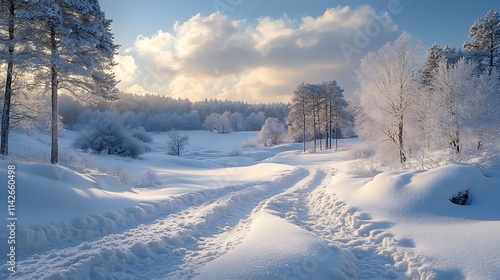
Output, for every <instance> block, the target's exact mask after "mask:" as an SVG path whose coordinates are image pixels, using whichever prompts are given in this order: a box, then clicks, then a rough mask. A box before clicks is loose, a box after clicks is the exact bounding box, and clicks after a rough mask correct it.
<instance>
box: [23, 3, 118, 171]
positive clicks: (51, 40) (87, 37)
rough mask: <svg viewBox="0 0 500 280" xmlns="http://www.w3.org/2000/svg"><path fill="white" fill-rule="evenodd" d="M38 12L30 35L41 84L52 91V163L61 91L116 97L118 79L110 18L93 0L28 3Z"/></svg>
mask: <svg viewBox="0 0 500 280" xmlns="http://www.w3.org/2000/svg"><path fill="white" fill-rule="evenodd" d="M30 5H31V7H30V10H32V11H34V13H35V14H36V16H37V21H36V25H34V26H32V28H34V29H36V33H35V34H36V35H35V36H34V37H33V38H32V42H33V45H34V46H35V48H36V54H37V55H38V57H37V62H38V65H39V66H40V71H39V72H38V73H37V80H38V82H39V83H43V84H45V85H46V88H47V89H49V91H50V93H51V104H52V105H51V107H52V109H51V111H52V114H51V134H52V147H51V163H52V164H56V163H57V162H58V125H59V124H58V95H59V91H64V92H67V93H70V94H73V95H76V96H80V99H81V98H83V97H82V95H81V94H82V93H89V94H90V96H93V97H101V98H106V99H115V98H116V94H117V90H116V88H115V86H116V83H117V82H116V80H115V77H114V74H113V73H112V67H113V66H114V65H115V64H114V62H113V58H114V55H115V54H116V50H117V48H118V46H117V45H115V44H114V43H113V34H112V32H111V21H110V20H108V19H106V17H105V15H104V13H103V12H102V11H101V9H100V6H99V2H98V1H97V0H82V1H66V0H38V1H30Z"/></svg>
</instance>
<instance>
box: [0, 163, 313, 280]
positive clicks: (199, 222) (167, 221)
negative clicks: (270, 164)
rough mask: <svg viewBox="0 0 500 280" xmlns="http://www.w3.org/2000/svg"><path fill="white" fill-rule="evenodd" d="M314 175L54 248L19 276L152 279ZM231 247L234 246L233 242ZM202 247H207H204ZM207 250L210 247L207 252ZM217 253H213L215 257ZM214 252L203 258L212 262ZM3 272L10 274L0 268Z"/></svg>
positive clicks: (301, 173) (298, 173)
mask: <svg viewBox="0 0 500 280" xmlns="http://www.w3.org/2000/svg"><path fill="white" fill-rule="evenodd" d="M308 176H309V173H308V172H307V171H306V170H303V169H296V170H295V171H293V172H292V173H291V174H288V175H285V176H282V177H281V178H280V179H278V180H276V181H271V182H262V183H258V184H254V185H249V186H246V187H245V188H242V189H237V190H234V191H230V192H229V193H227V194H225V195H222V196H220V197H218V198H216V199H214V200H212V201H210V202H208V203H204V204H202V205H200V206H193V207H190V208H187V209H185V210H182V211H180V212H178V213H174V214H171V215H169V216H167V217H166V218H162V219H158V220H156V221H154V222H153V223H150V224H147V225H139V226H137V227H135V228H131V229H129V230H126V231H124V232H122V233H115V234H110V235H106V236H104V237H101V238H99V239H97V240H94V241H91V242H84V243H82V244H80V245H78V246H72V247H66V248H62V249H55V250H52V251H49V252H45V253H43V254H39V255H34V256H32V257H30V258H28V259H25V260H22V261H20V262H19V263H18V271H17V272H16V273H14V274H12V275H10V276H11V277H12V278H15V279H21V278H22V279H32V278H37V279H38V278H50V279H110V278H111V279H134V278H143V279H150V278H154V277H163V276H165V275H167V274H168V273H171V272H173V271H175V270H177V269H178V267H179V266H180V265H182V264H183V263H184V259H185V258H192V257H196V255H197V254H200V250H199V246H200V244H202V245H203V242H204V241H203V240H204V239H206V238H210V237H211V236H214V235H217V234H219V233H221V232H224V231H226V230H228V228H234V227H237V226H238V224H239V223H240V221H241V220H242V219H244V218H246V217H247V216H248V215H249V213H251V212H252V210H253V209H254V208H256V207H258V205H259V204H260V203H261V201H262V200H265V199H266V198H269V197H272V196H274V195H275V194H276V193H280V192H283V191H284V190H286V189H288V188H289V186H290V185H295V184H296V183H297V182H300V181H301V180H303V179H304V178H307V177H308ZM228 246H229V247H228V248H230V246H231V245H230V244H228ZM201 251H203V250H201ZM205 252H206V251H205ZM210 254H213V257H212V256H211V255H210ZM217 254H218V252H216V251H212V252H211V253H210V252H209V253H208V254H207V255H205V256H201V258H199V259H200V260H205V261H209V260H210V259H212V258H214V257H215V256H216V255H217ZM0 273H2V274H3V276H6V274H5V273H4V272H3V271H2V272H0Z"/></svg>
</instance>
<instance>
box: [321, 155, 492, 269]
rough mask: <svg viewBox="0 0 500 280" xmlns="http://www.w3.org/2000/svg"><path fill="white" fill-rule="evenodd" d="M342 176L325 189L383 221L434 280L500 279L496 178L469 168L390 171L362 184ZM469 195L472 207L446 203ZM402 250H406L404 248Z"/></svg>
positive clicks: (451, 166) (335, 178) (449, 167)
mask: <svg viewBox="0 0 500 280" xmlns="http://www.w3.org/2000/svg"><path fill="white" fill-rule="evenodd" d="M365 180H366V179H363V178H361V179H360V178H358V177H355V176H350V175H347V174H345V173H342V174H339V175H337V176H335V177H334V178H333V179H332V181H331V187H330V188H329V190H330V192H331V193H335V194H338V195H339V197H340V199H342V200H344V201H346V203H347V204H349V205H351V206H353V207H358V208H359V209H361V210H363V211H367V212H368V213H370V214H371V215H372V216H373V218H375V219H378V220H381V221H386V222H388V223H390V224H391V225H392V226H391V227H390V229H389V230H390V231H391V232H392V233H394V234H395V237H396V238H397V239H399V240H403V241H405V242H402V244H403V246H406V245H408V246H410V247H414V251H415V252H416V253H417V254H418V255H423V256H426V257H428V258H429V259H430V261H431V263H432V265H433V266H434V268H433V270H434V271H435V275H436V277H437V278H438V279H450V278H454V279H461V278H467V279H496V278H498V277H499V276H500V267H498V263H500V254H499V253H498V252H500V243H498V236H500V203H498V201H499V199H500V178H499V177H486V176H484V175H483V173H481V172H480V171H479V170H477V168H475V167H473V166H463V165H448V166H444V167H441V168H436V169H433V170H429V171H408V170H407V171H390V172H384V173H381V174H379V175H377V176H375V177H374V178H373V180H371V181H369V182H368V183H366V181H365ZM467 189H469V193H470V195H471V204H470V205H467V206H460V205H455V204H453V203H451V202H450V200H449V199H450V198H451V197H452V196H453V195H456V194H457V193H458V192H460V191H462V192H463V191H464V190H467ZM405 244H406V245H405Z"/></svg>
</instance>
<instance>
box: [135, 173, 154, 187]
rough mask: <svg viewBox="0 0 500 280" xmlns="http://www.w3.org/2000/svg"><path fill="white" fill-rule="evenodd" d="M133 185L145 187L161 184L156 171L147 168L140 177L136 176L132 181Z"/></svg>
mask: <svg viewBox="0 0 500 280" xmlns="http://www.w3.org/2000/svg"><path fill="white" fill-rule="evenodd" d="M133 185H134V187H136V188H147V187H152V186H155V185H161V182H160V178H159V177H158V173H156V172H155V171H153V170H149V171H147V172H146V173H144V174H143V175H142V176H141V177H139V178H137V179H136V180H135V182H133Z"/></svg>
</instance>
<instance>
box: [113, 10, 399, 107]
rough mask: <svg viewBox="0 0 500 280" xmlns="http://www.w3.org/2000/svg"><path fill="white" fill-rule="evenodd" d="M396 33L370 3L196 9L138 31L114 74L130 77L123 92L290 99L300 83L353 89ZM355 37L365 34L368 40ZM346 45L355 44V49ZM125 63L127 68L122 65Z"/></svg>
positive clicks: (386, 15)
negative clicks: (284, 9) (251, 11)
mask: <svg viewBox="0 0 500 280" xmlns="http://www.w3.org/2000/svg"><path fill="white" fill-rule="evenodd" d="M373 23H375V24H377V28H379V29H378V30H376V31H377V33H376V34H375V33H373V34H368V35H369V36H368V37H367V36H366V34H364V32H365V31H364V30H366V28H369V27H370V25H374V24H373ZM360 34H361V35H360ZM363 36H364V37H363ZM396 36H397V34H396V25H395V24H394V23H393V22H392V21H391V18H390V16H389V15H388V14H380V15H379V14H377V13H376V11H375V10H374V9H373V8H371V7H370V6H362V7H359V8H356V9H353V8H350V7H338V8H331V9H327V10H326V11H325V12H324V14H323V15H321V16H318V17H316V18H314V17H304V18H300V19H291V18H289V17H288V16H287V15H283V16H282V17H280V18H270V17H263V18H260V19H258V20H257V21H256V22H247V21H246V20H235V19H232V18H231V17H229V16H227V15H223V14H220V13H214V14H211V15H209V16H202V15H200V14H198V15H195V16H193V17H192V18H190V19H189V20H188V21H186V22H178V23H176V24H175V25H174V26H173V27H172V31H170V32H165V31H158V32H157V33H156V34H155V35H153V36H150V37H146V36H138V37H137V40H136V43H135V46H134V48H133V49H131V50H128V52H127V55H126V56H121V57H120V59H117V61H118V60H120V61H122V62H123V63H124V64H125V65H123V66H122V68H123V69H121V70H120V71H121V72H120V74H117V76H122V77H124V79H123V80H125V81H126V83H125V84H124V85H120V86H121V88H122V89H123V90H125V89H127V88H129V87H131V86H132V85H137V86H140V87H141V88H142V89H143V90H144V91H147V92H153V93H157V94H161V95H168V96H172V97H182V98H185V97H187V98H190V99H192V100H201V99H205V98H222V99H233V100H244V101H249V102H278V101H283V102H287V101H289V99H290V97H291V95H292V94H293V90H294V89H295V87H296V86H297V84H299V83H300V82H321V81H325V80H332V79H336V80H338V82H339V83H340V85H341V86H343V87H344V88H346V89H347V90H354V87H355V80H354V70H355V69H356V68H357V67H358V66H359V59H360V58H361V57H362V56H363V55H364V54H366V53H368V52H369V51H371V50H374V49H377V48H378V47H380V46H381V45H382V44H383V43H385V42H387V41H388V40H390V39H392V38H394V37H396ZM358 37H363V38H362V39H365V41H363V42H362V43H363V45H360V44H359V42H357V40H358V41H359V38H358ZM367 40H368V41H367ZM342 44H343V46H346V45H347V46H350V47H352V48H351V49H348V50H349V51H351V52H348V53H346V51H345V49H343V48H342V47H341V45H342ZM131 56H133V58H132V57H131ZM131 58H132V59H131ZM120 61H118V62H120ZM132 61H134V64H132ZM135 64H137V65H136V67H137V68H138V70H134V69H135V68H134V65H135ZM128 65H130V67H131V69H132V70H133V71H132V70H131V71H129V72H130V73H129V72H127V71H125V70H126V69H127V67H128Z"/></svg>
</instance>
